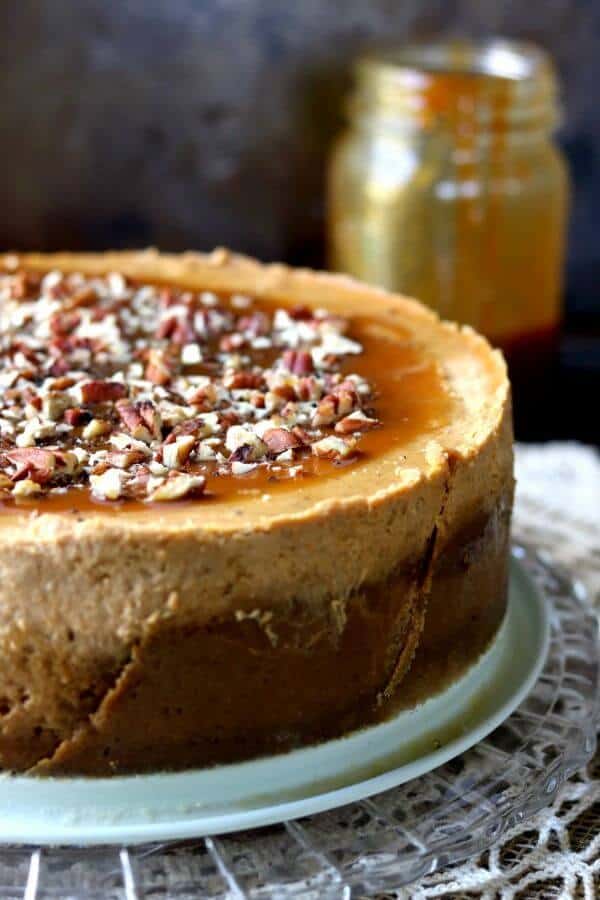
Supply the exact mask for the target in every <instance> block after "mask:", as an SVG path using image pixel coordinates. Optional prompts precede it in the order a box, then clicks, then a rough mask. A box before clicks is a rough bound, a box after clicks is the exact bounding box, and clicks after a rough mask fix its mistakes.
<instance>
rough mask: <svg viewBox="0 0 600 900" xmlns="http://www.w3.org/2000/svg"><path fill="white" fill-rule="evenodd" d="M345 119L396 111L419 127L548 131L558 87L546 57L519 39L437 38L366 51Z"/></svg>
mask: <svg viewBox="0 0 600 900" xmlns="http://www.w3.org/2000/svg"><path fill="white" fill-rule="evenodd" d="M356 76H357V78H356V91H355V92H354V95H353V96H352V97H351V98H350V100H349V106H348V112H349V113H350V117H351V118H354V115H355V114H358V115H363V114H365V115H367V116H368V115H371V114H372V113H373V111H374V110H378V111H379V112H380V113H381V114H389V115H390V116H392V117H393V116H397V115H398V114H399V113H400V112H402V114H403V121H404V122H405V124H406V125H407V127H408V123H410V122H411V121H412V122H413V124H417V125H418V126H419V127H422V128H431V127H434V126H435V124H436V123H438V122H440V121H442V122H443V121H444V120H445V119H447V117H448V116H450V117H452V118H453V120H454V122H455V123H457V122H459V121H462V120H468V119H469V117H471V118H473V117H475V118H478V119H479V121H480V122H481V124H482V127H489V128H495V127H502V128H506V127H509V128H513V127H514V128H517V129H519V130H523V129H530V130H531V129H536V128H538V127H541V128H544V129H551V130H552V129H554V128H555V127H556V125H557V124H558V123H559V121H560V109H559V102H558V83H557V79H556V75H555V70H554V66H553V64H552V61H551V59H550V57H549V56H548V54H547V53H546V52H545V51H544V50H543V49H542V48H540V47H538V46H537V45H535V44H532V43H529V42H527V41H513V40H507V39H503V38H493V39H490V40H485V41H473V40H463V39H461V40H458V39H454V38H451V39H445V40H437V41H433V42H431V41H430V42H419V43H412V44H406V45H405V46H403V47H397V48H389V47H388V48H380V49H379V50H372V51H371V52H370V53H368V54H366V55H364V56H362V57H361V58H359V59H358V60H357V62H356Z"/></svg>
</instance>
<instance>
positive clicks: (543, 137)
mask: <svg viewBox="0 0 600 900" xmlns="http://www.w3.org/2000/svg"><path fill="white" fill-rule="evenodd" d="M355 74H356V79H355V88H354V92H353V94H352V96H351V97H350V101H349V105H348V116H349V125H348V128H347V130H346V131H345V132H344V133H343V134H342V135H341V136H340V137H339V139H338V141H337V143H336V145H335V147H334V149H333V155H332V158H331V164H330V169H329V179H328V182H329V183H328V228H329V234H328V240H329V253H330V259H329V263H330V267H331V268H332V269H335V270H338V271H343V272H347V273H350V274H352V275H355V276H356V277H358V278H361V279H363V280H366V281H369V282H372V283H375V284H380V285H382V286H384V287H387V288H390V289H393V290H397V291H401V292H403V293H406V294H410V295H412V296H415V297H417V298H418V299H420V300H422V301H423V302H425V303H427V304H429V305H430V306H432V307H433V308H435V309H436V310H438V311H439V312H440V314H441V315H442V316H443V317H444V318H449V319H455V320H458V321H460V322H463V323H468V324H470V325H472V326H474V327H475V328H476V329H477V330H479V331H481V332H483V333H484V334H486V335H487V336H488V337H489V338H490V339H491V340H492V342H494V343H496V344H497V345H499V346H501V347H502V348H504V349H505V350H506V351H507V353H508V355H509V357H510V356H511V355H512V357H513V358H514V359H516V358H517V357H518V356H519V352H520V351H519V348H522V347H525V348H526V353H525V356H526V357H527V359H528V360H530V361H531V360H532V359H534V358H535V356H536V354H538V355H539V354H542V355H543V354H544V352H545V351H546V350H547V349H548V347H550V346H552V345H553V342H554V338H555V337H556V334H557V331H558V327H559V323H560V312H561V277H562V270H563V257H564V243H565V222H566V214H567V206H568V194H569V188H568V176H567V172H566V168H565V164H564V161H563V158H562V156H561V153H560V151H559V149H558V148H557V146H556V145H555V143H554V141H553V134H554V132H555V129H556V127H557V124H558V120H559V110H558V98H557V81H556V77H555V73H554V70H553V66H552V64H551V62H550V60H549V58H548V57H547V55H546V54H545V53H544V52H543V51H542V50H540V49H539V48H537V47H535V46H533V45H530V44H526V43H520V42H512V41H500V40H495V41H491V42H488V43H484V44H482V45H476V44H471V43H459V42H444V43H437V44H430V45H414V46H408V47H406V48H405V49H401V50H398V51H396V52H385V53H378V54H375V55H372V56H370V57H367V58H364V59H361V60H360V61H359V62H358V64H357V66H356V73H355Z"/></svg>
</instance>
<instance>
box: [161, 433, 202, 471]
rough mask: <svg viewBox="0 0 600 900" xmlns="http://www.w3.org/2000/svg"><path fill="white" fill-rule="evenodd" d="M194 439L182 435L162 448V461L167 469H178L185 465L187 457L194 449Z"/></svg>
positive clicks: (189, 435)
mask: <svg viewBox="0 0 600 900" xmlns="http://www.w3.org/2000/svg"><path fill="white" fill-rule="evenodd" d="M195 443H196V438H195V437H194V435H192V434H184V435H181V437H178V438H176V439H175V440H174V441H172V442H171V443H169V444H167V443H165V444H164V445H163V448H162V461H163V465H165V466H166V467H167V468H168V469H178V468H180V466H183V465H185V463H186V461H187V458H188V456H189V455H190V453H191V452H192V450H193V449H194V444H195Z"/></svg>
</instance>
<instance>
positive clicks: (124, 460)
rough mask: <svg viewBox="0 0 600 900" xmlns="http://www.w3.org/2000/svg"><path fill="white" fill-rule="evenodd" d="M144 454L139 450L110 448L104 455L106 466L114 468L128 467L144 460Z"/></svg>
mask: <svg viewBox="0 0 600 900" xmlns="http://www.w3.org/2000/svg"><path fill="white" fill-rule="evenodd" d="M145 459H146V454H145V453H142V452H141V451H140V450H110V451H109V452H108V453H107V455H106V463H107V464H108V466H114V467H115V468H116V469H129V468H130V467H131V466H134V465H135V464H136V463H141V462H144V460H145Z"/></svg>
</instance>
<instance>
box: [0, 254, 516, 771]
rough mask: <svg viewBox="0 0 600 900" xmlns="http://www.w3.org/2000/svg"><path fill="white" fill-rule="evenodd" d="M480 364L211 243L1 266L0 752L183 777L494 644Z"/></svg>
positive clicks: (4, 763) (402, 309)
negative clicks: (179, 250) (210, 248)
mask: <svg viewBox="0 0 600 900" xmlns="http://www.w3.org/2000/svg"><path fill="white" fill-rule="evenodd" d="M512 498H513V462H512V425H511V407H510V387H509V383H508V380H507V375H506V367H505V364H504V361H503V359H502V356H501V354H500V353H499V352H498V351H495V350H492V349H491V348H490V346H489V345H488V343H487V342H486V341H485V340H484V339H483V338H482V337H480V336H479V335H477V334H476V333H475V332H473V331H472V330H471V329H469V328H460V327H458V326H456V325H454V324H451V323H446V322H441V321H440V320H439V319H438V317H437V316H436V315H435V314H434V313H433V312H431V311H429V310H428V309H426V308H425V307H423V306H422V305H420V304H419V303H418V302H416V301H414V300H411V299H407V298H405V297H401V296H397V295H393V294H389V293H386V292H384V291H382V290H379V289H376V288H374V287H368V286H366V285H364V284H360V283H358V282H355V281H353V280H351V279H349V278H346V277H344V276H341V275H332V274H325V273H316V272H312V271H308V270H302V269H297V270H294V269H290V268H287V267H284V266H281V265H261V264H259V263H258V262H256V261H253V260H251V259H248V258H246V257H241V256H237V255H234V254H232V253H229V252H228V251H226V250H222V249H219V250H216V251H214V252H213V253H211V254H208V255H201V254H192V253H186V254H183V255H164V254H159V253H158V252H156V251H154V250H147V251H142V252H116V253H106V254H66V253H65V254H62V253H61V254H53V255H38V254H23V255H17V254H8V255H5V256H4V257H0V767H1V768H2V769H4V770H6V771H14V772H26V773H30V774H35V775H72V774H83V775H112V774H123V773H138V772H151V771H162V770H182V769H189V768H194V767H200V766H208V765H214V764H219V763H227V762H231V761H234V760H243V759H248V758H252V757H255V756H258V755H265V754H271V753H277V752H283V751H286V750H289V749H290V748H294V747H299V746H303V745H306V744H309V743H313V742H317V741H323V740H327V739H329V738H332V737H336V736H339V735H342V734H345V733H347V732H349V731H351V730H353V729H356V728H360V727H363V726H365V725H367V724H369V723H370V722H373V721H376V720H379V719H380V718H381V717H385V716H387V715H390V714H391V713H392V712H393V711H394V710H395V709H397V708H398V707H399V706H402V705H409V704H411V703H416V702H421V701H422V700H423V699H425V698H426V697H428V696H430V695H431V694H432V693H435V692H436V691H438V690H439V689H440V687H441V686H443V685H444V684H447V683H448V682H449V681H452V679H454V678H457V677H459V676H460V674H462V673H463V672H464V671H465V669H466V668H467V667H468V666H469V665H471V664H472V663H473V662H474V661H475V660H476V659H477V658H478V657H479V656H480V654H481V653H482V652H483V651H484V649H485V648H486V647H487V646H488V645H489V643H490V641H491V640H492V639H493V637H494V635H495V634H496V632H497V630H498V628H499V627H500V625H501V623H502V620H503V616H504V612H505V608H506V598H507V567H508V553H509V543H508V541H509V525H510V512H511V506H512Z"/></svg>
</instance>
